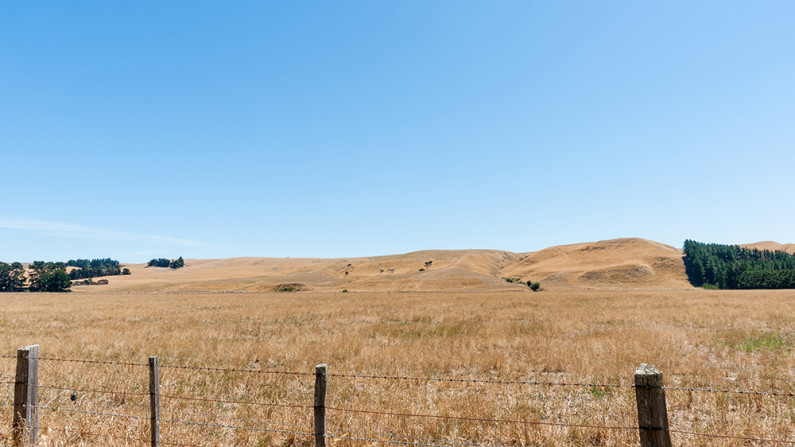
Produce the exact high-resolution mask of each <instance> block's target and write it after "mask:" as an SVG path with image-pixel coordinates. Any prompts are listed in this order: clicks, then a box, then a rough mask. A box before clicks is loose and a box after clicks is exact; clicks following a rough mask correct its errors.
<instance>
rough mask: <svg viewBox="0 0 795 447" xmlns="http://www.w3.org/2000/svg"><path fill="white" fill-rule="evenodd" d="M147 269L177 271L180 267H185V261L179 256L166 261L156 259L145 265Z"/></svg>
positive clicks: (164, 259) (165, 259)
mask: <svg viewBox="0 0 795 447" xmlns="http://www.w3.org/2000/svg"><path fill="white" fill-rule="evenodd" d="M146 266H147V267H171V268H172V269H178V268H180V267H185V260H184V259H182V256H180V257H179V258H177V259H167V258H157V259H152V260H151V261H149V263H148V264H147V265H146Z"/></svg>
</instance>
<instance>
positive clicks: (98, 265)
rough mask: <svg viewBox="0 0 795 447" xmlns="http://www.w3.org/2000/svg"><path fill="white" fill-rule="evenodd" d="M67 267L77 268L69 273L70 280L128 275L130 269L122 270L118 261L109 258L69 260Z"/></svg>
mask: <svg viewBox="0 0 795 447" xmlns="http://www.w3.org/2000/svg"><path fill="white" fill-rule="evenodd" d="M66 265H67V266H68V267H77V268H76V269H74V270H72V271H71V272H69V278H71V279H85V278H96V277H97V276H115V275H129V274H130V269H128V268H122V266H121V264H119V261H117V260H115V259H110V258H104V259H91V260H88V259H77V260H75V259H70V260H69V261H67V262H66Z"/></svg>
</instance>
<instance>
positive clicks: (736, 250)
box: [683, 239, 795, 289]
mask: <svg viewBox="0 0 795 447" xmlns="http://www.w3.org/2000/svg"><path fill="white" fill-rule="evenodd" d="M683 259H684V261H685V271H686V273H687V277H688V279H689V280H690V283H691V284H693V285H694V286H696V287H701V286H704V285H710V286H714V287H718V288H721V289H793V288H795V255H791V254H789V253H787V252H785V251H780V250H776V251H770V250H759V249H756V248H743V247H740V246H739V245H721V244H705V243H702V242H696V241H693V240H689V239H688V240H686V241H685V245H684V258H683Z"/></svg>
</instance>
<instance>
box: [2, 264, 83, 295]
mask: <svg viewBox="0 0 795 447" xmlns="http://www.w3.org/2000/svg"><path fill="white" fill-rule="evenodd" d="M71 286H72V281H71V279H69V275H68V274H67V273H66V264H64V263H63V262H44V261H35V262H34V263H33V264H31V265H30V270H27V271H26V270H25V267H24V266H23V265H22V263H19V262H14V263H11V264H6V263H5V262H0V292H21V291H23V290H30V291H31V292H66V291H68V290H69V288H70V287H71Z"/></svg>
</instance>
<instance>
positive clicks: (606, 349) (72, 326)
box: [0, 288, 795, 446]
mask: <svg viewBox="0 0 795 447" xmlns="http://www.w3.org/2000/svg"><path fill="white" fill-rule="evenodd" d="M2 300H3V301H2V306H0V325H2V331H0V346H2V352H0V354H2V355H4V356H13V355H14V354H15V350H16V348H18V347H20V346H25V345H30V344H39V345H40V346H41V357H42V358H43V360H41V367H40V373H39V381H40V384H41V385H42V387H41V390H40V394H41V397H40V405H42V406H45V407H49V408H57V410H52V409H42V410H41V412H40V416H39V417H40V424H41V435H40V444H39V445H42V446H62V445H70V446H74V445H144V443H143V442H141V441H140V439H147V438H148V436H149V432H148V421H147V420H145V418H147V417H148V407H147V405H148V396H147V395H146V393H147V385H148V376H147V374H148V372H147V368H146V366H143V365H145V364H146V362H147V358H148V356H151V355H157V356H159V358H160V362H161V364H162V365H163V367H161V372H160V374H161V393H162V394H163V397H162V400H161V406H162V410H161V412H162V413H161V417H162V418H163V419H165V420H171V421H181V422H163V425H162V440H163V441H165V442H164V444H163V445H201V446H216V445H240V446H243V445H261V446H264V445H301V446H308V445H312V443H313V440H312V438H311V436H306V435H303V434H300V433H305V432H311V431H312V425H311V423H312V409H311V408H307V407H303V406H311V405H312V402H313V400H312V399H313V397H312V393H313V385H314V376H313V372H314V367H315V365H316V364H319V363H327V364H328V365H329V373H330V374H332V375H331V377H329V384H328V401H327V405H328V406H329V407H333V408H335V409H334V410H332V409H329V410H328V418H329V422H328V424H329V426H328V431H329V433H330V434H331V435H336V436H339V437H340V438H334V439H332V445H335V446H365V445H390V444H387V443H384V442H380V441H372V440H376V439H377V440H385V441H391V442H393V443H395V444H394V445H400V444H405V443H409V444H411V443H417V444H419V445H428V444H431V445H460V446H469V445H472V444H477V445H528V446H570V445H603V446H625V445H637V436H638V435H637V432H636V431H633V430H624V429H607V428H584V427H569V426H561V425H532V424H524V423H521V422H483V421H474V420H466V419H439V418H424V417H412V416H389V415H382V414H374V413H360V412H352V411H345V410H373V411H379V412H390V413H411V414H421V415H449V416H456V417H461V418H479V419H492V420H493V419H504V420H511V421H540V422H545V423H563V424H584V425H600V426H615V427H630V426H634V425H636V424H637V422H636V413H635V398H634V390H633V389H632V388H620V387H619V388H612V387H602V386H593V387H590V386H576V385H575V386H551V385H528V384H494V383H471V382H469V383H467V382H455V381H451V382H445V381H417V380H399V379H385V378H350V377H340V376H337V375H334V374H358V375H377V376H382V375H383V376H413V377H427V378H447V377H451V378H464V379H493V380H506V381H541V382H557V383H570V382H578V383H599V384H624V385H631V384H632V377H633V376H632V375H633V373H634V370H635V368H636V367H637V366H638V365H639V364H640V363H642V362H643V363H649V364H651V365H654V366H656V367H657V368H659V369H661V370H662V371H663V372H664V374H665V382H666V385H667V386H675V387H695V388H707V387H709V388H716V389H731V390H759V391H765V392H770V391H780V392H792V391H793V389H794V388H795V385H794V384H793V377H795V359H793V355H792V354H793V344H795V291H766V292H760V291H704V290H693V289H684V288H681V289H670V290H668V289H647V290H643V289H615V290H592V291H588V290H579V289H571V290H558V291H555V290H551V291H547V292H542V293H531V292H529V291H527V290H526V288H525V289H522V290H520V289H517V290H504V291H493V292H482V293H481V292H426V293H421V292H405V293H385V292H359V293H339V292H330V291H310V292H300V293H244V294H213V293H199V292H194V293H161V292H157V293H122V292H116V293H112V294H111V293H101V292H95V293H72V294H7V295H3V296H2ZM54 359H90V360H97V361H110V362H129V363H134V364H140V365H141V366H139V365H116V364H97V363H77V362H65V361H59V360H54ZM169 365H170V366H176V365H180V366H195V367H213V368H223V369H246V370H255V371H260V372H232V371H212V370H195V369H179V368H169V367H168V366H169ZM13 371H14V360H13V359H11V358H0V374H2V377H3V381H4V382H5V384H4V385H3V387H4V389H5V391H4V392H2V393H1V394H0V395H4V396H5V397H2V398H0V402H2V403H3V404H6V405H4V406H1V407H0V422H1V421H5V422H1V423H2V424H3V431H2V438H0V439H2V442H3V443H4V445H9V443H10V434H9V431H10V425H11V409H10V407H9V406H7V404H8V403H9V402H10V401H11V397H12V389H13V385H10V384H8V383H7V382H8V381H13ZM266 371H295V372H302V373H308V374H306V375H287V374H270V373H267V372H266ZM110 391H113V392H112V393H111V392H110ZM121 392H123V393H126V394H119V393H121ZM185 398H191V399H209V400H188V399H185ZM667 398H668V407H669V415H670V423H671V428H672V429H676V430H683V431H693V432H702V433H712V434H721V435H734V436H744V437H754V438H774V439H780V440H781V439H783V440H789V441H791V442H795V433H794V432H795V429H794V428H793V427H795V398H793V397H787V396H770V395H744V394H732V393H716V392H705V391H685V390H668V391H667ZM219 401H226V402H219ZM231 401H247V402H257V403H260V404H268V405H242V404H237V403H233V402H231ZM272 404H278V405H287V406H271V405H272ZM290 405H299V406H301V407H289V406H290ZM95 413H102V414H95ZM108 414H115V415H125V416H127V417H120V416H108ZM138 418H142V419H138ZM217 425H224V426H238V427H253V428H257V429H258V430H245V429H239V428H238V429H235V428H228V427H217ZM264 430H273V431H264ZM290 432H295V433H290ZM297 433H298V434H297ZM672 437H673V440H674V444H675V445H677V446H685V445H687V446H735V445H737V446H740V445H742V446H754V445H771V444H769V443H765V442H761V441H742V440H737V439H713V438H709V437H700V436H693V435H685V434H681V433H673V434H672ZM345 438H361V439H368V440H367V441H365V440H355V439H345ZM169 443H172V444H169Z"/></svg>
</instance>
